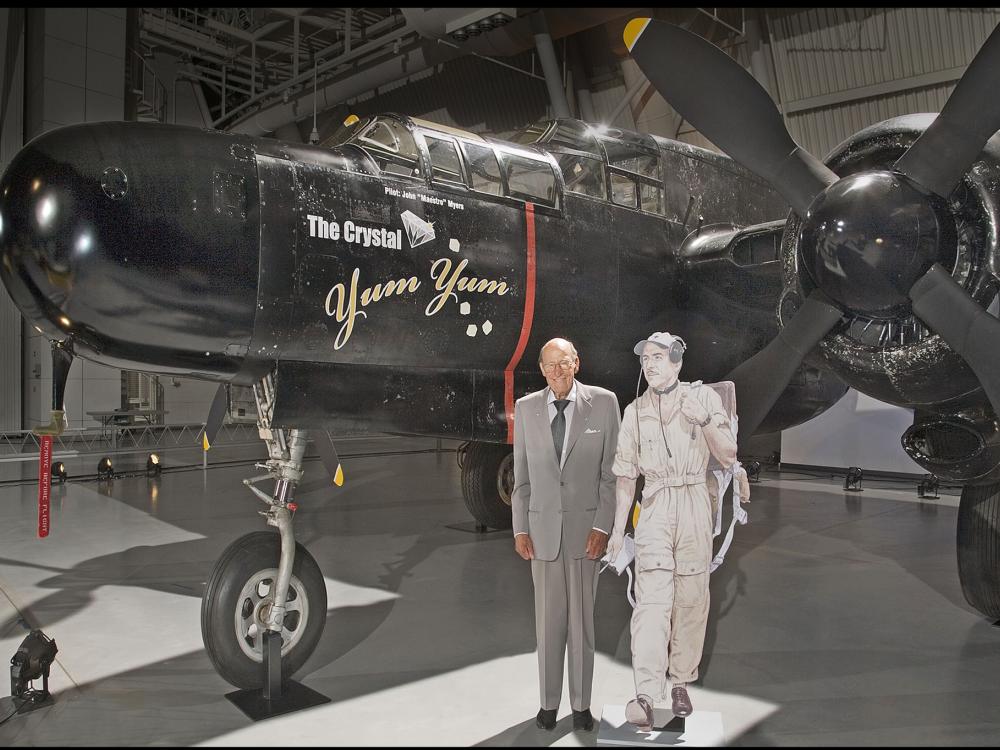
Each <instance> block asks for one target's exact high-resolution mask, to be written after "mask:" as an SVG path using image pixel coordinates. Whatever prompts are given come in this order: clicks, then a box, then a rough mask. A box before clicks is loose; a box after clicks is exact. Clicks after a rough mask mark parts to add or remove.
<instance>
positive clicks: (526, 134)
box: [509, 120, 552, 146]
mask: <svg viewBox="0 0 1000 750" xmlns="http://www.w3.org/2000/svg"><path fill="white" fill-rule="evenodd" d="M551 124H552V123H551V122H549V121H548V120H543V121H542V122H536V123H535V124H534V125H529V126H528V127H526V128H524V130H519V131H517V132H516V133H514V135H512V136H511V137H510V139H509V140H510V142H511V143H516V144H518V145H520V146H530V145H531V144H532V143H538V139H539V138H541V137H542V136H543V135H545V131H546V130H548V129H549V125H551Z"/></svg>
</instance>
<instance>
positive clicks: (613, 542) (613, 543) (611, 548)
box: [607, 529, 625, 562]
mask: <svg viewBox="0 0 1000 750" xmlns="http://www.w3.org/2000/svg"><path fill="white" fill-rule="evenodd" d="M623 544H625V532H624V531H622V532H619V531H617V530H615V529H612V530H611V538H610V539H608V547H607V556H608V560H610V561H611V562H614V561H615V558H616V557H618V553H619V552H621V549H622V545H623Z"/></svg>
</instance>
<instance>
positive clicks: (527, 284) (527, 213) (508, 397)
mask: <svg viewBox="0 0 1000 750" xmlns="http://www.w3.org/2000/svg"><path fill="white" fill-rule="evenodd" d="M524 218H525V224H526V225H527V245H528V261H527V267H526V269H525V278H524V318H523V320H522V321H521V336H520V338H518V340H517V348H516V349H515V350H514V354H513V355H512V356H511V358H510V362H508V363H507V367H505V368H504V371H503V403H504V410H505V411H506V412H507V442H508V443H513V442H514V368H516V367H517V366H518V365H519V364H520V363H521V356H522V355H523V354H524V349H525V347H526V346H527V345H528V339H529V338H530V337H531V321H532V318H534V317H535V206H534V204H531V203H525V204H524Z"/></svg>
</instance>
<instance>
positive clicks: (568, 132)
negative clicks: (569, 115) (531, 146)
mask: <svg viewBox="0 0 1000 750" xmlns="http://www.w3.org/2000/svg"><path fill="white" fill-rule="evenodd" d="M545 145H546V146H550V145H551V146H565V147H567V148H571V149H574V150H576V151H584V152H586V153H588V154H590V155H592V156H594V157H595V158H597V159H601V160H603V159H604V152H603V151H601V147H600V146H598V145H597V138H595V137H594V132H593V130H591V128H590V126H589V125H587V124H586V123H582V122H579V121H578V120H563V121H561V122H559V124H558V125H556V127H555V128H553V129H552V132H551V133H549V135H548V137H547V138H546V139H545Z"/></svg>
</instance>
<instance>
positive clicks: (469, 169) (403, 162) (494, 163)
mask: <svg viewBox="0 0 1000 750" xmlns="http://www.w3.org/2000/svg"><path fill="white" fill-rule="evenodd" d="M331 140H332V139H331ZM342 143H343V144H345V145H350V146H356V147H358V148H360V149H362V150H363V151H364V153H365V154H366V155H367V156H368V157H369V159H370V160H371V161H372V162H373V163H374V166H376V167H377V168H378V171H379V172H380V173H381V174H383V175H392V176H393V177H396V178H402V179H404V180H414V181H420V182H423V181H425V180H427V179H428V178H429V180H430V182H431V184H432V185H434V186H435V187H442V188H453V189H460V190H472V191H475V192H478V193H484V194H486V195H491V196H498V197H499V196H502V197H507V198H513V199H515V200H519V201H530V202H532V203H536V204H540V205H543V206H548V207H551V208H558V207H559V188H558V183H557V179H556V169H557V165H556V163H555V161H554V160H553V159H552V157H551V156H549V155H548V154H546V153H544V152H541V151H538V150H535V149H527V148H522V147H519V146H517V145H514V144H509V143H504V142H503V141H498V140H494V139H486V138H483V137H482V136H479V135H476V134H475V133H470V132H467V131H464V130H460V129H458V128H451V127H447V126H444V125H437V124H435V123H431V122H427V121H425V120H420V119H418V118H410V117H401V116H398V115H378V116H374V117H370V118H368V119H367V120H362V121H359V122H358V123H357V124H356V125H355V126H353V127H352V128H351V129H350V131H349V132H348V133H347V134H346V138H345V139H344V140H343V141H342ZM325 145H336V143H335V142H334V143H331V142H328V143H327V144H325Z"/></svg>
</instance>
